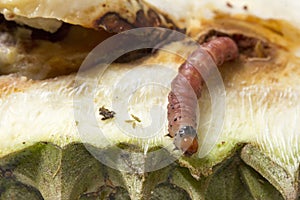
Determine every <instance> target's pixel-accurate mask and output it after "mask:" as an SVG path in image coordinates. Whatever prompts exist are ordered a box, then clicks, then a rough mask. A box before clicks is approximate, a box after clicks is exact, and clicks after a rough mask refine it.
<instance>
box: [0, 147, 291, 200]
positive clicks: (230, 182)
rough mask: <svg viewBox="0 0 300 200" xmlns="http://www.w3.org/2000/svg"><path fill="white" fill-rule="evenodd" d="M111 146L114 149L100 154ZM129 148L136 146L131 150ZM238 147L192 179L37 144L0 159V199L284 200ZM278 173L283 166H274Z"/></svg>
mask: <svg viewBox="0 0 300 200" xmlns="http://www.w3.org/2000/svg"><path fill="white" fill-rule="evenodd" d="M110 148H114V147H108V148H107V149H105V151H108V152H109V151H111V150H112V149H110ZM134 148H138V147H130V149H131V150H133V149H134ZM238 149H239V150H238V151H236V152H235V153H233V154H232V155H230V156H229V157H228V158H227V159H226V160H224V161H223V162H222V163H220V164H218V165H216V166H214V167H213V168H212V171H213V172H214V173H213V174H211V175H209V176H202V177H201V178H200V179H199V180H196V179H194V178H193V177H192V176H191V175H190V172H189V171H188V170H187V169H186V168H183V167H180V166H179V165H178V164H176V163H173V164H171V165H169V166H167V167H165V168H162V169H160V170H158V171H153V172H148V173H133V174H131V173H126V172H120V171H118V170H115V169H112V168H109V167H107V166H105V165H103V164H101V163H100V162H99V161H98V160H96V159H95V158H94V157H93V156H92V155H91V154H90V153H89V152H88V151H87V150H86V148H85V146H84V145H83V144H78V143H72V144H69V145H67V146H65V147H64V148H60V147H58V146H56V145H53V144H51V143H36V144H35V145H33V146H30V147H28V148H26V149H24V150H22V151H19V152H16V153H13V154H11V155H8V156H6V157H4V158H2V159H1V160H0V166H1V168H0V169H1V172H2V175H1V177H0V188H1V190H0V199H6V198H8V197H12V198H13V197H18V199H27V198H30V199H34V200H35V199H66V200H69V199H70V200H71V199H98V198H100V199H101V198H104V199H130V198H131V199H168V198H173V199H178V200H179V199H200V200H201V199H220V200H221V199H232V200H234V199H241V198H242V199H247V200H248V199H249V200H252V199H264V200H267V199H278V200H279V199H283V197H282V195H281V194H280V193H279V192H278V191H277V190H276V189H275V187H274V186H272V185H271V184H270V183H269V182H268V180H267V179H265V178H264V177H263V176H261V174H259V173H258V172H257V171H256V170H254V169H253V168H252V166H249V165H248V164H247V162H248V160H247V158H246V156H250V157H252V159H258V160H259V159H261V157H260V156H257V155H255V154H253V153H252V152H253V151H254V152H256V154H257V153H258V154H262V152H261V151H260V150H259V149H257V148H256V147H254V146H251V145H246V146H245V145H240V146H239V148H238ZM127 150H129V149H127ZM249 151H252V152H249ZM170 156H171V155H170ZM264 159H269V158H264ZM244 160H247V161H246V162H244ZM269 163H270V164H271V161H269ZM277 170H282V168H280V167H279V166H277V167H276V168H275V169H274V171H275V172H277ZM285 178H287V177H281V179H282V180H283V179H285ZM133 180H134V181H133ZM128 183H130V184H128ZM131 187H135V188H134V189H133V190H134V191H135V192H133V190H132V189H131ZM136 189H140V190H139V192H137V191H136ZM285 199H292V198H291V196H290V197H287V196H286V198H285Z"/></svg>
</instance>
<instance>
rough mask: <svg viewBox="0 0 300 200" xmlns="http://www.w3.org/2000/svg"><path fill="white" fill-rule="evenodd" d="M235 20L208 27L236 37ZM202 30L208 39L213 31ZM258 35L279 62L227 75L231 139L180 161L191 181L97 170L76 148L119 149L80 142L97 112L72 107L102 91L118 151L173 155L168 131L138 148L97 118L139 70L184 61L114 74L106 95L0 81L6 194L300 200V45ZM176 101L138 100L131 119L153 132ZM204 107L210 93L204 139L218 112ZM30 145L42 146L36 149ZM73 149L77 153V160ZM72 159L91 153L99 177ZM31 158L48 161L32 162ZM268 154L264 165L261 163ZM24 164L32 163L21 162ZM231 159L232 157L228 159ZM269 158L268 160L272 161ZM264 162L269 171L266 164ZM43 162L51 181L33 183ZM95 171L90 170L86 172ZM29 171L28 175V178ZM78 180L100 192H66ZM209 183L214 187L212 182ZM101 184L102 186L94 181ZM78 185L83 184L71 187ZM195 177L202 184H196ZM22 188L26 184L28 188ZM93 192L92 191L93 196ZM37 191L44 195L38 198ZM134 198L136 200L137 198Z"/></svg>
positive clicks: (162, 60) (157, 59)
mask: <svg viewBox="0 0 300 200" xmlns="http://www.w3.org/2000/svg"><path fill="white" fill-rule="evenodd" d="M230 20H232V22H231V21H230ZM230 20H228V24H229V25H228V27H226V26H224V27H221V28H220V29H218V26H220V24H222V19H221V20H220V21H216V22H215V24H211V25H210V26H208V27H206V30H209V29H210V28H211V27H214V28H215V29H217V30H218V31H220V32H224V33H226V34H231V32H230V30H232V28H231V27H230V24H233V23H235V22H236V23H238V22H239V21H238V20H237V21H235V19H230ZM224 21H226V19H225V20H224ZM224 21H223V22H224ZM246 24H247V23H246ZM237 27H238V28H239V27H240V28H241V27H242V28H241V29H240V31H241V30H243V28H245V27H244V26H243V25H241V26H237ZM247 27H250V29H251V25H247ZM202 28H203V30H205V26H204V27H202ZM252 29H255V30H256V32H255V34H253V35H254V36H256V35H259V37H262V38H263V39H264V40H265V41H267V42H269V43H270V44H272V45H274V48H275V50H276V51H274V52H273V53H274V54H272V55H270V59H269V60H259V59H258V60H251V59H250V60H238V61H236V62H233V63H227V64H225V65H224V66H222V68H220V71H221V74H222V77H223V79H224V83H225V88H226V93H227V97H226V103H227V105H226V118H225V124H224V129H223V132H222V134H221V136H220V138H219V142H218V144H217V145H216V146H215V147H214V149H213V150H212V151H211V153H210V154H209V155H208V156H206V157H205V158H201V159H199V158H198V157H197V155H195V156H193V157H191V158H186V157H183V158H180V159H179V161H178V163H179V166H182V167H187V168H189V169H190V172H191V174H192V176H190V174H189V172H187V170H186V169H183V168H180V167H179V166H175V167H174V168H175V169H174V170H171V172H170V173H168V172H166V171H168V170H169V168H167V169H161V171H158V172H152V173H153V175H152V174H151V173H145V174H137V175H134V176H132V175H128V174H126V173H123V174H122V173H120V172H116V171H113V170H112V169H110V168H107V169H106V167H105V166H102V164H100V163H97V164H96V160H93V158H92V156H91V155H89V154H88V153H87V152H84V150H82V149H83V147H82V146H81V145H80V144H76V145H75V144H70V143H72V142H87V143H90V144H92V145H94V146H96V147H98V148H110V146H111V144H110V143H103V142H101V141H100V142H98V140H95V137H91V138H81V137H80V135H78V129H77V127H78V124H80V123H81V122H82V120H83V119H76V118H74V115H73V112H74V109H75V110H76V109H83V107H84V106H86V108H88V106H89V105H83V107H81V108H78V107H75V108H74V107H73V103H74V101H73V97H74V96H76V98H79V99H83V98H84V97H85V95H86V94H88V93H91V92H93V89H95V90H96V91H94V92H96V94H97V95H96V96H95V104H96V107H95V109H94V110H91V111H90V112H92V113H94V114H95V115H96V118H97V119H98V121H99V123H98V125H99V127H100V128H101V130H103V132H104V134H105V136H106V137H107V138H108V139H109V141H111V142H112V143H113V144H117V143H119V142H124V141H125V142H128V143H131V142H132V143H134V144H138V145H140V143H142V145H141V146H143V147H145V146H149V148H150V147H155V146H158V145H160V146H168V147H170V144H171V143H172V141H171V140H169V139H167V138H165V137H163V136H164V135H165V134H166V129H164V130H163V131H161V132H160V133H159V135H158V136H157V137H156V138H154V139H153V140H152V141H147V142H146V143H145V142H144V141H143V140H142V141H139V140H138V139H135V140H134V139H131V137H128V136H127V135H124V134H123V133H122V131H121V130H120V129H119V128H118V126H117V125H116V124H115V120H114V119H112V120H109V121H101V119H100V117H101V116H98V109H99V107H101V106H105V107H107V108H112V100H111V99H112V96H113V93H112V92H109V91H110V90H112V89H114V86H115V84H116V83H118V82H119V81H120V77H122V76H123V75H124V74H126V73H127V72H129V71H131V70H134V69H135V68H137V67H138V66H139V68H140V69H141V71H144V72H146V71H151V70H153V71H155V70H157V66H147V67H141V66H142V65H144V66H145V65H147V64H150V63H159V64H161V65H163V66H165V67H167V68H169V69H171V70H173V71H175V72H176V70H177V68H178V66H179V65H180V64H181V63H182V58H179V57H178V56H175V55H170V54H169V53H166V52H163V51H159V52H158V53H157V54H155V55H153V56H152V57H148V58H144V59H142V60H139V61H137V62H132V63H130V64H128V63H127V64H112V65H111V66H110V67H109V69H108V70H107V71H106V72H105V74H104V76H103V78H102V79H101V80H99V87H97V88H92V85H91V83H89V82H88V80H86V81H87V82H86V83H85V84H82V85H79V86H78V85H76V83H75V78H76V76H75V75H68V76H62V77H57V78H55V79H47V80H41V81H32V80H27V79H26V78H24V77H15V76H2V77H0V84H1V94H0V96H1V99H0V110H1V116H0V117H1V119H0V128H1V133H0V135H1V138H3V140H1V141H0V146H1V149H0V154H1V157H2V159H1V166H2V167H1V170H2V171H3V176H0V179H1V181H2V183H1V184H3V187H5V191H10V190H13V191H31V192H30V194H29V195H32V197H30V198H37V199H39V198H41V196H43V198H44V199H51V198H53V197H55V198H57V199H74V198H77V197H78V196H80V198H82V199H87V198H89V197H90V196H96V197H98V196H101V195H104V193H106V190H107V191H108V192H107V193H108V194H107V196H108V197H109V196H117V195H118V194H120V195H121V196H122V195H123V196H124V198H127V197H129V196H130V197H131V198H132V199H135V198H141V197H143V198H145V196H146V197H149V198H150V199H151V198H152V199H157V198H162V196H161V195H165V194H166V193H171V192H170V191H174V194H177V193H176V192H175V191H177V192H178V193H182V195H183V196H182V197H181V198H182V199H184V198H186V199H189V198H193V199H204V198H206V199H217V198H216V195H219V196H220V199H224V198H223V197H224V196H225V197H226V199H235V198H236V197H235V196H234V195H236V192H237V191H242V194H240V195H241V196H243V197H244V199H259V198H264V199H267V198H270V199H274V198H282V197H283V198H285V199H296V198H297V195H298V188H297V187H298V176H299V175H298V170H299V162H300V161H299V157H300V156H299V153H300V152H299V150H298V147H299V132H297V131H298V130H299V125H298V123H297V122H298V121H299V120H298V117H299V112H298V110H299V103H298V102H299V93H298V87H299V86H298V85H299V76H300V74H299V73H300V71H299V69H298V65H299V64H300V63H299V58H297V57H296V56H295V55H294V52H293V48H290V47H296V46H297V45H298V44H292V41H291V39H290V38H287V37H285V36H281V35H278V34H276V33H274V32H272V31H270V30H269V29H266V28H264V27H259V28H257V26H255V27H252ZM247 30H249V29H247ZM241 32H243V31H241ZM245 34H249V35H251V31H250V33H249V32H248V31H247V33H245ZM168 48H172V49H173V50H176V51H178V52H180V53H182V54H184V53H185V54H187V52H184V51H185V50H186V49H187V48H189V47H188V44H184V43H182V42H177V43H172V44H170V45H169V46H168ZM87 73H91V74H92V73H94V71H93V70H91V71H90V72H87ZM160 76H161V77H159V78H160V79H166V80H167V79H168V80H169V81H170V80H171V79H172V78H173V76H172V74H170V75H169V76H168V77H166V75H164V74H161V75H160ZM12 83H13V84H12ZM131 83H132V82H128V83H127V85H123V87H124V88H129V87H131V85H130V84H131ZM147 90H148V91H147ZM167 92H168V91H167V90H165V89H161V88H146V89H145V90H142V91H138V92H137V93H136V94H135V96H134V97H136V99H134V98H133V100H132V102H131V104H132V105H130V111H132V112H133V114H134V115H135V116H139V118H141V121H142V124H143V123H146V122H149V117H147V116H148V115H147V113H148V111H149V109H150V108H151V106H152V105H153V104H154V105H155V104H158V105H166V103H167V102H166V98H164V97H163V96H165V97H166V95H167ZM155 96H157V97H158V98H156V97H155ZM140 98H142V99H143V101H142V102H140V101H139V99H140ZM205 105H209V95H208V93H204V95H203V98H201V99H200V101H199V106H200V108H201V109H202V110H201V113H203V114H202V115H201V117H203V118H202V119H201V120H202V121H200V124H201V126H200V127H199V132H200V133H201V132H204V131H203V130H205V128H206V127H205V125H206V122H207V121H208V120H209V117H210V112H209V109H206V108H208V107H209V106H205ZM164 107H166V106H164ZM87 110H88V109H87ZM117 113H118V112H117ZM57 116H59V118H58V117H57ZM92 126H93V124H87V125H86V128H91V129H90V130H92ZM20 130H22V132H20ZM82 139H83V140H82ZM96 139H97V138H96ZM40 141H47V142H51V143H53V144H55V145H57V146H55V145H53V144H40V143H39V144H35V143H36V142H40ZM241 143H251V144H252V145H254V146H256V147H253V146H250V145H246V146H245V147H244V146H243V145H241ZM31 145H33V146H32V147H30V146H31ZM78 145H79V147H78ZM39 147H41V148H39ZM26 148H33V149H34V151H35V150H36V151H39V152H43V153H41V154H36V153H27V152H26V151H27V150H24V149H26ZM69 148H71V149H72V148H74V149H73V150H72V151H71V150H69ZM249 149H255V152H259V153H256V154H255V155H254V158H253V157H251V156H249V155H247V151H248V150H249ZM19 150H20V152H18V153H16V154H15V155H10V154H12V152H17V151H19ZM144 150H145V149H143V151H144ZM65 151H66V152H67V153H65V159H68V158H69V157H76V156H78V158H80V157H81V156H80V153H78V152H77V151H83V152H84V153H83V154H85V155H84V156H82V157H84V158H86V159H87V160H92V161H91V163H92V164H91V165H93V166H99V167H96V168H97V169H94V170H95V172H93V170H91V171H92V172H91V171H90V170H89V169H90V168H91V167H90V166H88V164H86V165H85V166H81V165H80V164H82V163H88V162H89V161H76V160H75V161H76V162H75V161H72V160H71V161H69V160H67V161H65V162H63V160H64V156H63V153H64V152H65ZM73 151H74V152H73ZM145 151H146V150H145ZM239 151H241V152H242V153H241V155H240V154H239V153H237V154H238V155H236V152H239ZM24 152H25V153H24ZM72 153H74V154H75V153H76V154H75V155H72V156H71V155H70V154H72ZM23 154H25V155H29V157H30V156H37V157H39V158H31V157H30V158H27V157H25V158H23V156H22V155H23ZM52 154H53V156H52ZM260 154H262V155H263V156H258V155H260ZM17 155H19V156H20V157H21V158H22V159H23V160H22V159H21V161H18V160H19V158H17V157H18V156H17ZM50 155H51V156H50ZM230 156H233V157H232V158H229V157H230ZM48 157H51V162H49V163H47V158H48ZM261 157H264V159H262V158H261ZM15 158H17V159H16V160H17V162H16V163H17V164H16V166H14V165H13V164H12V163H14V162H13V161H12V160H14V159H15ZM265 158H267V160H269V161H268V162H266V161H265V160H266V159H265ZM34 160H38V161H41V163H44V165H45V166H46V167H44V166H43V165H41V167H40V168H39V169H38V171H39V173H40V174H41V175H40V176H42V177H43V178H41V177H39V175H32V174H33V172H34V171H36V169H33V168H31V167H29V166H24V165H25V164H26V163H30V162H32V161H34ZM253 160H254V161H253ZM262 160H264V161H262ZM54 161H55V162H54ZM72 162H74V163H75V164H74V165H76V166H77V165H78V168H79V169H78V171H79V172H77V171H76V170H75V169H74V171H72V170H73V168H72V166H70V163H72ZM220 163H221V164H220ZM266 163H268V164H266ZM48 164H50V165H48ZM32 165H33V166H35V165H40V164H32ZM269 165H272V166H275V167H274V170H275V171H274V173H273V175H272V174H270V173H271V172H272V171H271V170H270V169H269V168H270V167H267V166H269ZM49 166H50V167H49ZM87 166H88V167H90V168H89V169H85V167H87ZM64 167H65V171H64V169H63V168H64ZM250 167H251V168H252V169H251V168H250ZM30 168H31V169H30ZM50 168H51V169H50ZM104 168H105V169H104ZM170 168H172V166H171V167H170ZM27 169H29V171H27V174H26V170H27ZM70 169H72V170H70ZM253 169H254V170H253ZM23 170H24V171H25V172H23ZM97 170H98V171H97ZM105 170H108V171H110V170H111V171H113V172H108V173H111V174H113V175H111V176H113V177H114V178H112V179H113V181H112V182H113V186H111V185H110V184H108V183H107V181H104V179H105V178H103V177H105V176H104V175H103V177H102V175H99V174H101V173H102V172H103V171H105ZM164 170H165V171H164ZM10 171H11V172H10ZM46 171H48V172H49V177H47V176H48V175H47V174H45V172H46ZM86 171H88V172H86ZM100 171H101V173H100ZM160 172H161V173H162V174H164V175H165V176H166V177H161V180H157V179H156V181H148V178H149V179H150V178H152V179H150V180H155V178H153V176H157V174H155V173H158V174H159V173H160ZM7 173H8V174H9V173H12V174H13V176H7ZM89 173H91V174H89ZM103 173H104V172H103ZM280 173H281V174H282V173H284V175H283V176H277V175H280ZM5 174H6V175H5ZM74 174H76V175H77V174H78V176H79V175H82V176H86V177H85V178H86V179H85V180H86V181H87V182H89V184H91V186H86V183H83V182H82V183H78V184H70V185H71V186H70V187H75V188H66V187H67V186H66V185H67V184H66V182H67V183H68V184H69V183H70V182H72V181H73V182H74V183H75V182H76V181H74V180H79V179H80V178H78V177H77V176H76V175H74ZM87 174H88V175H87ZM169 174H171V175H169ZM182 174H183V175H182ZM274 174H275V175H274ZM203 175H206V176H208V177H203ZM229 175H230V177H232V179H228V177H227V176H229ZM95 176H96V177H97V178H96V179H93V178H94V177H95ZM45 177H46V178H45ZM69 177H71V179H74V180H67V179H68V178H69ZM170 177H171V178H170ZM193 177H196V178H197V179H199V180H196V179H193ZM47 178H48V179H51V180H49V183H51V185H52V188H51V187H50V186H49V187H48V186H47V185H44V184H45V183H44V182H43V180H48V179H47ZM132 178H134V181H136V182H135V183H134V181H132V180H131V179H132ZM42 179H43V180H42ZM92 179H93V180H98V179H99V182H101V184H98V183H94V182H91V180H92ZM182 180H183V181H182ZM64 181H65V182H64ZM222 181H224V182H222ZM227 181H228V182H227ZM20 182H21V183H22V184H21V185H20ZM182 182H183V183H182ZM23 184H25V185H26V186H24V185H23ZM135 184H136V185H135ZM257 184H262V185H263V186H262V188H261V189H262V191H261V192H260V193H257V192H256V189H255V187H256V186H257ZM270 184H272V185H270ZM227 185H230V186H234V187H231V188H230V190H229V192H228V194H225V193H216V191H215V190H216V187H217V186H218V187H220V190H219V191H223V192H224V191H225V189H224V188H225V187H226V186H227ZM85 186H86V187H90V188H88V189H86V188H85ZM102 186H103V187H102ZM104 186H105V187H104ZM130 186H131V187H135V189H136V188H140V191H138V192H137V191H134V190H135V189H132V188H130ZM77 187H78V188H77ZM177 187H179V188H177ZM16 188H17V189H16ZM32 188H36V189H37V190H38V191H36V190H35V189H32ZM124 188H125V189H124ZM151 188H152V189H151ZM181 188H183V189H184V190H185V191H187V194H186V193H184V192H180V191H182V190H181ZM222 188H223V189H222ZM226 188H227V187H226ZM275 188H276V189H275ZM125 190H126V191H129V194H128V193H127V192H125ZM110 191H113V192H110ZM161 191H162V192H161ZM166 191H167V192H166ZM277 191H279V192H280V193H281V194H279V193H278V192H277ZM0 193H1V198H5V197H6V196H5V195H9V192H7V193H5V192H0ZM25 193H26V192H25ZM2 195H3V196H2ZM147 195H148V196H147ZM264 195H265V196H264ZM281 195H282V197H281ZM33 196H34V197H33ZM167 197H170V198H171V196H165V198H167ZM28 198H29V197H28ZM99 198H100V197H99Z"/></svg>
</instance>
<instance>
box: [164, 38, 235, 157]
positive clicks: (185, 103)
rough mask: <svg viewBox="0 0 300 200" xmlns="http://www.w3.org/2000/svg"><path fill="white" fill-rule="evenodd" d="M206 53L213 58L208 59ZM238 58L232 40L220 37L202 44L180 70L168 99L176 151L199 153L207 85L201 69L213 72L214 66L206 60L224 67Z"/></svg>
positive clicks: (170, 128) (170, 130)
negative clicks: (198, 117) (200, 108)
mask: <svg viewBox="0 0 300 200" xmlns="http://www.w3.org/2000/svg"><path fill="white" fill-rule="evenodd" d="M204 51H205V52H207V53H208V55H209V56H211V58H207V57H204V56H203V52H204ZM237 56H238V47H237V45H236V43H235V42H234V41H233V40H232V39H231V38H229V37H217V38H214V39H212V40H211V41H209V42H207V43H204V44H202V45H201V46H200V47H199V48H198V49H197V50H195V51H194V52H192V53H191V55H189V56H188V58H187V60H186V61H185V62H184V63H183V64H182V65H181V66H180V67H179V70H178V74H177V76H176V77H175V78H174V79H173V81H172V83H171V92H170V93H169V96H168V100H169V104H168V121H169V127H168V131H169V134H168V135H169V136H170V137H172V138H174V145H175V148H176V149H180V150H182V151H183V152H184V154H185V155H192V154H194V153H196V152H197V150H198V136H197V131H196V127H197V122H196V115H197V113H196V108H197V100H198V99H199V98H200V96H201V91H202V88H203V84H204V80H203V78H202V76H201V74H200V67H201V68H202V70H203V69H204V70H205V71H206V72H207V73H209V71H210V69H212V68H213V66H211V65H212V64H209V63H211V62H208V61H207V60H205V59H212V60H213V61H214V63H215V65H217V66H220V65H222V64H223V63H224V62H225V61H229V60H233V59H235V58H237ZM203 65H204V66H203Z"/></svg>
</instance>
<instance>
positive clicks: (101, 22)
mask: <svg viewBox="0 0 300 200" xmlns="http://www.w3.org/2000/svg"><path fill="white" fill-rule="evenodd" d="M163 18H164V19H165V21H166V22H167V25H165V24H163V23H162V20H161V18H160V16H159V15H158V14H157V13H156V12H155V11H154V10H152V9H149V10H148V11H147V13H145V12H144V11H143V10H139V11H138V12H137V13H136V19H135V21H134V22H133V23H130V22H129V21H127V20H126V19H124V18H122V17H121V16H120V15H119V14H118V13H115V12H109V13H106V14H105V15H104V16H101V17H100V18H99V19H97V20H95V21H94V23H93V24H94V28H95V29H101V28H104V29H105V30H106V31H108V32H111V33H120V32H122V31H126V30H130V29H132V28H139V27H164V28H171V29H174V30H177V31H180V32H185V30H184V29H178V28H177V27H176V26H175V24H174V22H173V21H172V20H171V19H169V18H168V17H166V16H163Z"/></svg>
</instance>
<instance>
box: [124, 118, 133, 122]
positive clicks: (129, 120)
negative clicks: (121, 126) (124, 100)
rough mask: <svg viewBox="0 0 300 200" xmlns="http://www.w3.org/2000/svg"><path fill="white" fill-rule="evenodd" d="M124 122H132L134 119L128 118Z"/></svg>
mask: <svg viewBox="0 0 300 200" xmlns="http://www.w3.org/2000/svg"><path fill="white" fill-rule="evenodd" d="M125 122H126V123H133V122H134V120H132V119H128V120H125Z"/></svg>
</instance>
